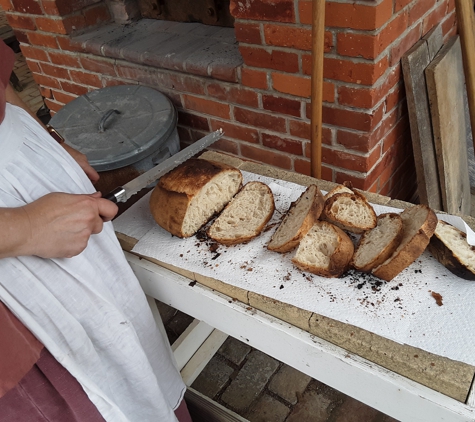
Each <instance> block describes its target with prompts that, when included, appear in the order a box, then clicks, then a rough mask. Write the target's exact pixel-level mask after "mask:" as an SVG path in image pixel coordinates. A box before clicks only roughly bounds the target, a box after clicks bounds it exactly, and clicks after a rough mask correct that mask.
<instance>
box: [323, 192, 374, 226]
mask: <svg viewBox="0 0 475 422" xmlns="http://www.w3.org/2000/svg"><path fill="white" fill-rule="evenodd" d="M322 216H323V219H324V220H326V221H329V222H330V223H332V224H334V225H335V226H338V227H340V228H341V229H343V230H347V231H349V232H352V233H358V234H359V233H363V232H364V231H366V230H370V229H372V228H373V227H375V226H376V213H375V212H374V209H373V207H372V206H371V204H370V203H369V202H368V201H367V200H366V198H365V197H364V196H363V195H361V194H360V193H359V192H356V191H355V192H353V191H352V193H349V192H343V193H335V194H334V195H332V196H331V197H329V198H328V199H327V200H326V201H325V206H324V207H323V212H322Z"/></svg>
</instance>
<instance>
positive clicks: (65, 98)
mask: <svg viewBox="0 0 475 422" xmlns="http://www.w3.org/2000/svg"><path fill="white" fill-rule="evenodd" d="M53 98H54V100H56V101H57V102H58V103H63V104H68V103H70V102H71V101H72V100H74V99H76V98H77V97H76V96H75V95H70V94H66V93H65V92H61V91H53Z"/></svg>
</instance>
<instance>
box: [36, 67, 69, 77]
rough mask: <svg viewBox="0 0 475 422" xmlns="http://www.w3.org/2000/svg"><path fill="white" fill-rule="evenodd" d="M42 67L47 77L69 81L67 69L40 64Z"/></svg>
mask: <svg viewBox="0 0 475 422" xmlns="http://www.w3.org/2000/svg"><path fill="white" fill-rule="evenodd" d="M40 67H41V70H42V71H43V73H44V74H45V75H49V76H52V77H53V78H59V79H69V73H68V70H67V69H64V68H62V67H59V66H56V65H52V64H49V63H40Z"/></svg>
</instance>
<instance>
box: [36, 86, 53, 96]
mask: <svg viewBox="0 0 475 422" xmlns="http://www.w3.org/2000/svg"><path fill="white" fill-rule="evenodd" d="M39 89H40V94H41V96H42V97H43V98H53V91H51V88H45V87H40V88H39Z"/></svg>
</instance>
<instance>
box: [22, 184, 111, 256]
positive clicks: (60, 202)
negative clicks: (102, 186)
mask: <svg viewBox="0 0 475 422" xmlns="http://www.w3.org/2000/svg"><path fill="white" fill-rule="evenodd" d="M22 208H23V210H24V212H25V213H26V214H27V215H28V219H29V223H30V234H29V236H28V239H27V241H26V243H25V244H24V247H23V249H24V250H23V251H22V253H21V254H22V255H36V256H39V257H41V258H71V257H73V256H75V255H78V254H80V253H81V252H82V251H83V250H84V249H85V248H86V246H87V243H88V240H89V237H90V236H91V235H92V234H97V233H100V232H101V231H102V227H103V223H104V222H105V221H110V220H111V219H112V218H113V217H114V216H115V215H116V214H117V210H118V208H117V205H115V204H114V203H113V202H111V201H109V200H107V199H103V198H101V193H100V192H95V193H93V194H90V195H73V194H67V193H50V194H48V195H45V196H43V197H42V198H40V199H38V200H36V201H34V202H32V203H30V204H28V205H25V206H24V207H22Z"/></svg>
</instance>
